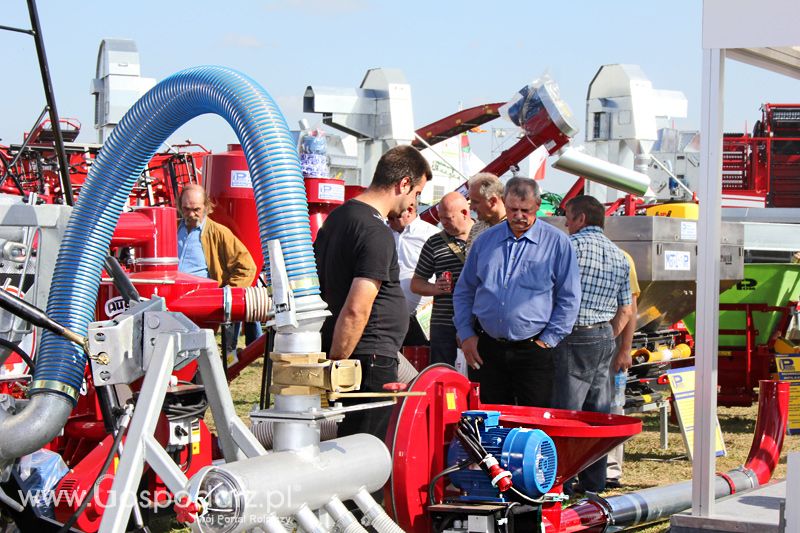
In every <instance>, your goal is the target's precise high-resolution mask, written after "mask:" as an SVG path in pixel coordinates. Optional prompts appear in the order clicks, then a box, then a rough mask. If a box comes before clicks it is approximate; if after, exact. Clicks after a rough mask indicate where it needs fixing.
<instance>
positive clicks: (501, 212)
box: [314, 146, 638, 494]
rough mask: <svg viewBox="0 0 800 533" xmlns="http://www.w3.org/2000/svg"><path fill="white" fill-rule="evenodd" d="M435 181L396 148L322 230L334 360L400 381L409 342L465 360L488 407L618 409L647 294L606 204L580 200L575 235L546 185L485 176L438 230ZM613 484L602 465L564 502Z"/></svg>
mask: <svg viewBox="0 0 800 533" xmlns="http://www.w3.org/2000/svg"><path fill="white" fill-rule="evenodd" d="M430 179H431V170H430V167H429V166H428V164H427V162H426V161H425V159H424V158H422V156H421V155H420V154H419V152H418V151H417V150H416V149H414V148H411V147H407V146H401V147H397V148H393V149H391V150H389V151H388V152H387V153H386V154H384V156H383V157H382V158H381V160H380V162H379V164H378V167H377V169H376V172H375V175H374V177H373V180H372V183H371V184H370V186H369V187H368V188H367V190H366V191H365V192H364V193H362V194H361V195H360V196H358V197H356V198H354V199H352V200H350V201H348V202H346V203H345V204H344V205H343V206H342V207H339V208H337V209H336V210H334V211H333V212H332V213H331V216H330V217H329V218H328V220H326V222H325V224H324V225H323V226H322V228H321V229H320V232H319V235H318V237H317V240H316V242H315V245H314V246H315V254H316V258H317V265H318V269H319V273H320V287H321V290H322V297H323V299H324V300H325V301H326V302H327V303H328V305H329V306H330V309H331V311H332V316H331V317H329V318H328V319H327V320H326V322H325V326H324V327H323V350H325V351H327V352H328V354H329V357H331V358H332V359H340V358H351V357H352V358H357V359H359V360H360V361H361V364H362V366H363V371H364V384H363V385H362V390H368V391H380V390H381V389H382V387H383V385H384V384H386V383H389V382H391V381H394V380H396V379H397V357H398V353H399V352H400V350H401V348H402V346H403V345H404V344H405V345H409V344H411V343H413V345H418V344H421V343H422V344H428V345H429V346H430V361H431V363H447V364H450V365H453V364H454V363H455V360H456V356H457V352H458V350H461V352H462V353H463V356H464V359H465V361H466V364H467V365H468V367H469V377H470V379H471V381H473V382H476V383H478V384H479V386H480V388H479V390H480V397H481V401H482V402H484V403H497V404H512V405H526V406H537V407H552V408H563V409H578V410H585V411H595V412H603V413H609V412H611V409H612V406H611V399H612V395H613V376H614V374H615V373H616V372H617V371H619V370H627V368H628V367H629V366H630V364H631V361H630V343H631V338H632V336H633V331H634V329H635V325H634V322H635V320H634V319H633V317H634V315H635V308H634V305H635V296H636V294H637V293H638V287H637V286H634V284H633V283H632V281H631V280H632V273H634V272H635V271H633V269H632V266H633V265H632V261H631V260H630V257H626V256H625V254H624V253H623V252H622V251H621V250H620V249H619V248H618V247H617V246H616V245H614V244H613V243H612V242H611V241H610V240H609V239H608V238H607V237H605V235H604V234H603V225H604V224H603V223H604V220H605V211H604V208H603V206H602V204H600V202H598V201H597V200H596V199H594V198H593V197H591V196H579V197H577V198H574V199H573V200H571V201H570V202H569V203H568V204H567V206H566V230H567V232H566V233H565V232H563V231H561V230H560V229H558V228H556V227H554V226H552V225H551V224H548V223H546V222H543V221H541V220H538V219H537V217H536V213H537V211H538V210H539V207H540V205H541V197H540V191H539V186H538V184H537V182H536V181H534V180H531V179H527V178H521V177H514V178H512V179H510V180H509V181H508V182H507V183H506V184H505V186H504V185H503V184H502V182H501V181H500V180H499V179H498V177H497V176H494V175H491V174H486V173H480V174H478V175H476V176H474V177H473V178H472V179H471V180H470V182H469V198H468V199H467V198H465V197H464V196H462V195H461V194H460V193H457V192H454V193H450V194H447V195H445V196H444V197H442V199H441V201H440V203H439V215H440V222H441V227H442V229H441V230H439V229H438V228H436V227H434V226H432V225H430V224H427V223H426V222H423V221H422V220H420V219H419V217H418V216H417V211H416V200H417V197H418V196H419V194H420V192H421V191H422V189H423V188H424V186H425V184H426V183H427V181H429V180H430ZM471 211H472V212H474V213H475V215H476V217H477V220H473V219H472V218H471V213H470V212H471ZM387 219H388V221H387ZM633 279H634V280H635V275H634V278H633ZM431 298H432V312H430V318H429V319H425V320H421V319H420V314H421V311H422V310H423V309H425V308H428V307H429V306H430V300H429V299H431ZM388 417H389V410H388V409H386V410H384V411H383V412H381V409H371V410H366V411H360V412H359V413H358V415H357V416H354V417H353V416H349V417H348V418H352V419H353V420H351V421H350V422H349V423H347V422H345V424H343V425H342V427H341V428H340V432H339V434H340V435H345V434H350V433H351V432H358V431H367V432H371V433H373V434H375V435H376V436H379V437H380V438H384V437H385V435H386V429H387V424H388ZM620 463H621V461H620ZM617 468H618V469H619V466H618V467H617ZM613 475H614V474H612V473H611V471H609V472H608V473H607V472H606V460H605V458H603V459H601V460H600V461H598V462H597V463H595V464H594V465H592V466H590V467H589V468H587V469H586V470H585V471H583V472H581V473H580V475H579V476H578V479H576V480H570V481H569V482H568V483H566V484H565V492H567V493H568V494H571V493H579V492H584V491H591V492H602V491H604V490H605V489H606V480H607V478H608V479H609V480H610V484H613V485H614V486H619V470H617V471H616V474H615V475H616V478H612V476H613Z"/></svg>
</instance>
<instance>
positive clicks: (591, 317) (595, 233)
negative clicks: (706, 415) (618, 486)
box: [553, 196, 632, 494]
mask: <svg viewBox="0 0 800 533" xmlns="http://www.w3.org/2000/svg"><path fill="white" fill-rule="evenodd" d="M604 224H605V209H604V208H603V205H602V204H601V203H600V202H599V201H598V200H597V199H595V198H593V197H592V196H578V197H576V198H573V199H572V200H570V201H569V202H568V203H567V206H566V226H567V231H568V232H569V234H570V240H571V241H572V244H573V246H574V247H575V251H576V253H577V256H578V269H579V270H580V278H581V294H582V297H581V302H580V309H579V311H578V319H577V321H576V322H575V326H574V328H573V330H572V333H570V334H569V335H568V336H567V337H566V338H565V339H564V342H562V343H561V345H560V346H559V347H558V350H557V354H556V378H555V394H554V396H553V407H556V408H559V409H573V410H579V411H593V412H597V413H610V412H611V398H612V395H613V385H612V381H611V378H610V376H609V370H610V368H611V364H612V359H613V357H614V353H615V351H616V346H615V343H614V338H615V337H616V336H617V335H619V334H620V332H621V331H622V329H623V328H624V326H625V324H626V323H627V322H628V319H629V318H630V316H631V314H632V309H631V286H630V267H629V265H628V261H627V260H626V259H625V256H624V255H623V253H622V250H620V249H619V248H617V246H616V245H615V244H614V243H613V242H611V241H610V240H609V239H608V237H606V236H605V235H604V234H603V226H604ZM615 370H616V369H615ZM578 478H579V480H580V488H581V489H583V490H586V491H591V492H601V491H603V490H605V483H606V458H605V456H603V458H602V459H600V460H599V461H597V462H596V463H594V464H593V465H591V466H589V467H588V468H586V469H585V470H584V471H583V472H581V473H580V474H579V476H578ZM573 490H575V492H578V489H577V488H576V487H571V486H570V484H569V483H566V484H565V486H564V492H565V493H567V494H570V493H571V492H572V491H573Z"/></svg>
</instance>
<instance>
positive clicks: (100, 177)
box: [32, 66, 319, 399]
mask: <svg viewBox="0 0 800 533" xmlns="http://www.w3.org/2000/svg"><path fill="white" fill-rule="evenodd" d="M206 113H214V114H217V115H220V116H221V117H223V118H224V119H225V120H226V121H227V122H228V123H229V124H230V125H231V126H232V127H233V129H234V130H235V132H236V135H237V137H238V138H239V141H240V142H241V144H242V148H243V150H244V153H245V157H246V159H247V163H248V166H249V168H250V173H251V179H252V182H253V189H254V192H255V200H256V205H257V208H258V224H259V230H260V234H261V240H262V243H263V247H262V252H263V253H264V256H265V257H267V256H268V254H267V248H266V242H267V240H268V239H276V238H277V239H280V241H281V245H282V249H283V254H284V258H285V260H286V269H287V273H288V277H289V281H290V283H292V285H293V286H294V288H295V297H301V296H307V295H315V294H316V295H318V294H319V284H318V282H317V278H316V275H317V274H316V264H315V262H314V254H313V249H312V244H311V230H310V227H309V221H308V205H307V203H306V196H305V187H304V184H303V177H302V173H301V170H300V161H299V158H298V155H297V150H296V146H295V142H294V140H293V138H292V136H291V134H290V132H289V128H288V126H287V124H286V120H285V119H284V117H283V115H282V114H281V112H280V110H279V109H278V106H277V105H276V104H275V102H274V101H273V99H272V98H271V97H270V95H269V94H268V93H267V92H266V91H265V90H264V89H263V88H262V87H261V86H260V85H259V84H258V83H256V82H255V81H253V80H252V79H251V78H249V77H247V76H245V75H244V74H241V73H239V72H236V71H234V70H230V69H227V68H223V67H217V66H202V67H194V68H190V69H187V70H184V71H182V72H179V73H177V74H174V75H172V76H170V77H169V78H167V79H165V80H164V81H162V82H161V83H159V84H158V85H156V86H155V87H154V88H153V89H152V90H150V91H149V92H148V93H147V94H145V95H144V96H143V97H142V98H141V99H140V100H139V101H138V102H137V103H136V104H135V105H134V106H133V107H132V108H131V109H130V110H129V111H128V113H126V114H125V116H124V117H123V119H122V121H121V122H120V124H119V125H118V126H117V127H116V128H115V130H114V132H113V133H112V135H111V137H110V138H109V140H108V141H107V142H106V144H105V145H104V146H103V149H102V150H101V151H100V154H99V155H98V158H97V160H96V161H95V163H94V164H93V165H92V169H91V172H90V173H89V176H88V178H87V180H86V184H85V185H84V186H83V188H82V190H81V195H80V198H79V199H78V203H77V205H76V207H75V211H74V213H73V215H72V218H71V219H70V223H69V225H68V227H67V230H66V233H65V235H64V241H63V245H62V246H61V249H60V251H59V255H58V262H57V264H56V269H55V273H54V275H53V282H52V289H51V291H50V297H49V300H48V304H47V312H48V314H49V315H50V316H51V317H52V318H54V319H55V320H56V321H58V322H60V323H61V324H63V325H65V326H66V327H68V328H70V329H71V330H73V331H76V332H78V333H85V332H86V330H87V326H88V324H89V322H90V321H91V320H92V319H93V314H94V306H95V301H96V298H97V291H98V287H99V283H100V271H101V268H102V265H103V260H104V258H105V255H106V253H107V250H108V245H109V242H110V241H111V236H112V234H113V232H114V228H115V226H116V224H117V220H118V218H119V216H120V213H121V211H122V207H123V205H124V204H125V202H126V200H127V198H128V195H129V193H130V190H131V188H132V187H133V184H134V182H135V181H136V179H137V177H138V176H139V175H140V173H141V172H142V170H144V168H145V166H146V165H147V163H148V161H149V160H150V158H151V157H152V156H153V154H155V152H156V150H157V149H158V148H159V146H161V144H162V143H163V142H164V141H165V140H166V139H167V138H168V137H169V136H170V135H171V134H172V133H173V132H174V131H175V130H176V129H178V128H179V127H180V126H182V125H183V124H185V123H186V122H187V121H189V120H190V119H192V118H194V117H196V116H198V115H202V114H206ZM267 272H269V269H267ZM85 363H86V359H85V355H84V353H83V352H82V351H81V350H80V349H79V348H78V347H77V346H75V345H72V344H70V343H69V342H67V341H65V340H63V339H61V338H60V337H57V336H55V335H52V334H50V333H47V332H46V333H45V334H44V337H43V340H42V347H41V351H40V355H39V361H38V365H37V368H36V375H35V376H34V378H35V379H34V384H33V387H32V389H33V390H32V392H38V391H41V390H57V391H58V392H63V393H67V394H68V395H70V396H73V399H74V394H73V392H76V391H77V390H79V389H80V386H81V383H82V381H83V372H84V366H85ZM58 384H61V385H64V386H65V387H64V386H61V385H58Z"/></svg>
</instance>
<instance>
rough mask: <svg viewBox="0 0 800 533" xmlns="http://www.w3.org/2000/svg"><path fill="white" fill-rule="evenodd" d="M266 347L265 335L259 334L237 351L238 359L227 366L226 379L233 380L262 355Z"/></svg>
mask: <svg viewBox="0 0 800 533" xmlns="http://www.w3.org/2000/svg"><path fill="white" fill-rule="evenodd" d="M266 347H267V336H266V335H261V336H260V337H259V338H257V339H256V340H254V341H253V342H251V343H250V344H248V345H247V347H245V349H244V350H242V351H241V352H239V354H238V356H237V359H238V361H237V362H236V363H234V364H232V365H231V366H229V367H228V371H227V376H228V381H233V380H234V379H235V378H237V377H238V376H239V374H240V373H241V372H242V370H244V369H245V368H247V367H248V366H250V364H251V363H253V362H254V361H256V360H257V359H259V358H260V357H261V356H263V355H264V350H265V349H266Z"/></svg>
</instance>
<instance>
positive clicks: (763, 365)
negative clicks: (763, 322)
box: [717, 302, 797, 407]
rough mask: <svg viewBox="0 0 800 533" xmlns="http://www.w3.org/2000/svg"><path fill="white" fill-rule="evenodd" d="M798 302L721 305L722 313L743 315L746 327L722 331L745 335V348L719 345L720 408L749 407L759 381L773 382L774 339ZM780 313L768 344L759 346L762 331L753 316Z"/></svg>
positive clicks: (723, 330) (784, 328)
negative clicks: (775, 304)
mask: <svg viewBox="0 0 800 533" xmlns="http://www.w3.org/2000/svg"><path fill="white" fill-rule="evenodd" d="M796 305H797V302H789V303H788V304H787V305H786V306H771V305H766V304H720V306H719V309H720V311H740V312H744V319H745V325H744V327H743V328H736V329H720V330H719V334H720V335H742V336H744V338H745V347H744V349H742V348H741V347H740V346H728V345H720V346H719V379H718V381H719V384H720V393H719V395H718V396H717V401H718V403H719V404H720V405H724V406H726V407H730V406H745V407H747V406H750V405H752V403H753V401H755V399H756V394H755V393H754V392H753V391H754V388H755V387H757V386H758V383H759V381H761V380H765V379H770V375H771V374H772V372H773V369H774V363H775V340H776V338H777V336H778V334H779V333H780V332H781V331H785V330H786V328H787V327H788V325H789V321H790V320H791V316H792V309H793V308H794V307H795V306H796ZM776 312H777V313H781V315H782V317H781V319H780V320H779V322H778V325H777V327H776V329H775V331H773V332H772V334H771V335H770V337H769V342H768V343H767V344H757V343H756V338H757V337H758V334H759V331H758V329H756V326H755V320H754V318H753V313H776Z"/></svg>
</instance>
